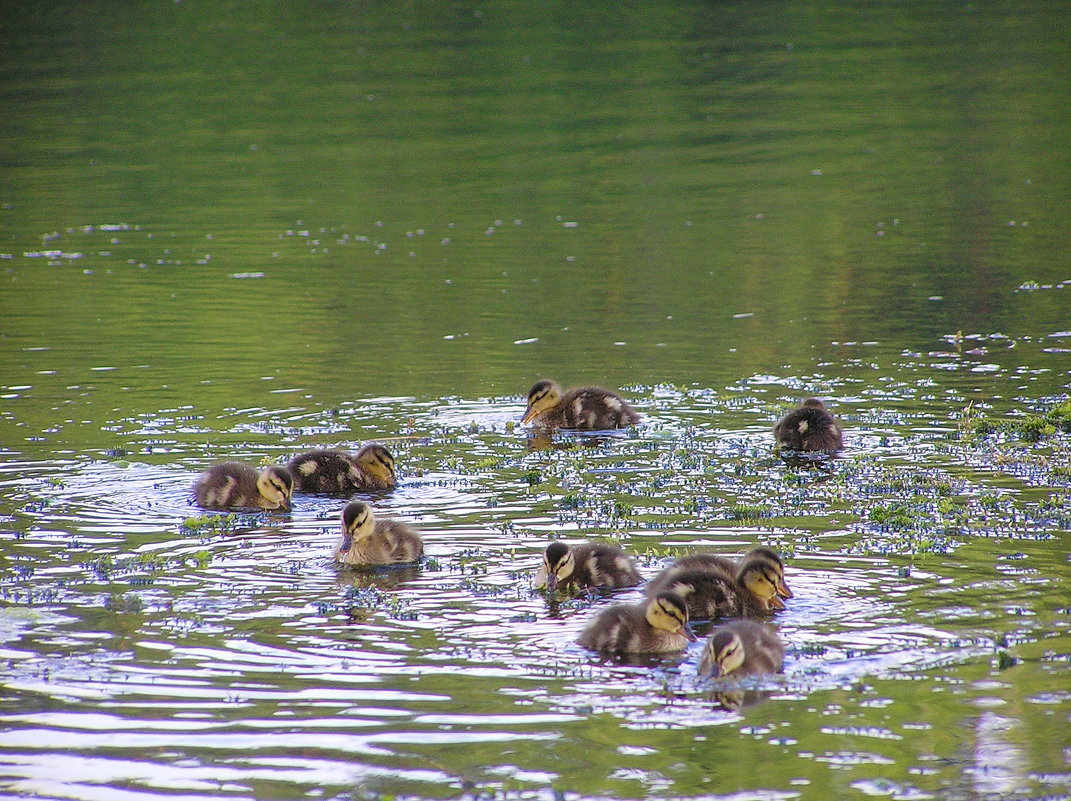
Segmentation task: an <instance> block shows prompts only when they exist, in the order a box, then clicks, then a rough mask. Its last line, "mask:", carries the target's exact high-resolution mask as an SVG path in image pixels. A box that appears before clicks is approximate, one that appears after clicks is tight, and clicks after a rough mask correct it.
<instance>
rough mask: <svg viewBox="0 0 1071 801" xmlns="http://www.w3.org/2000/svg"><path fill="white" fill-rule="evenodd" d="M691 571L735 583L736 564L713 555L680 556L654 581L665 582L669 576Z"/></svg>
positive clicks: (725, 558) (727, 558)
mask: <svg viewBox="0 0 1071 801" xmlns="http://www.w3.org/2000/svg"><path fill="white" fill-rule="evenodd" d="M692 570H696V571H703V572H707V573H718V574H720V575H723V576H725V577H726V578H728V579H729V580H730V581H735V580H736V571H737V564H736V562H735V561H733V560H732V559H730V558H729V557H727V556H719V555H718V554H714V553H696V554H692V555H691V556H682V557H681V558H680V559H677V560H676V561H674V562H673V563H672V564H671V565H669V566H668V567H666V568H665V569H663V570H662V572H661V573H659V574H658V576H656V577H655V580H656V581H657V580H662V581H666V580H668V579H669V577H670V576H673V575H676V574H679V573H684V572H686V571H692Z"/></svg>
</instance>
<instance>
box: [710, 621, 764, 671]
mask: <svg viewBox="0 0 1071 801" xmlns="http://www.w3.org/2000/svg"><path fill="white" fill-rule="evenodd" d="M784 659H785V646H784V643H782V642H781V638H780V637H778V636H777V634H776V633H775V632H774V630H773V629H771V628H770V627H769V626H764V625H763V624H761V623H756V622H754V621H753V620H734V621H733V622H732V623H726V624H725V625H724V626H718V628H716V629H714V631H713V632H712V633H711V635H710V637H709V638H708V639H707V642H706V645H705V646H704V647H703V656H702V658H701V659H700V660H699V675H700V676H701V677H703V678H708V677H714V678H719V677H721V676H727V675H729V674H730V673H731V674H732V675H733V676H753V675H757V674H761V673H780V672H781V669H782V667H783V663H784Z"/></svg>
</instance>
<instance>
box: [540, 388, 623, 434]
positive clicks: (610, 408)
mask: <svg viewBox="0 0 1071 801" xmlns="http://www.w3.org/2000/svg"><path fill="white" fill-rule="evenodd" d="M639 420H640V416H639V415H638V414H637V413H636V410H635V409H633V408H632V407H631V406H629V405H628V403H626V402H625V400H624V399H623V398H621V396H619V395H618V394H617V393H615V392H610V391H609V390H606V389H599V388H598V387H580V388H578V389H570V390H569V391H568V392H564V393H563V392H562V388H561V387H560V386H559V385H558V384H557V382H555V381H538V382H536V384H534V385H533V386H532V388H531V389H530V390H528V408H527V409H526V410H525V412H524V417H522V418H521V423H522V424H528V423H534V424H535V425H537V426H541V427H543V428H578V429H587V430H589V431H603V430H605V429H609V428H626V427H627V426H630V425H632V424H634V423H638V422H639Z"/></svg>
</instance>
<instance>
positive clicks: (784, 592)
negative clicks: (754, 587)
mask: <svg viewBox="0 0 1071 801" xmlns="http://www.w3.org/2000/svg"><path fill="white" fill-rule="evenodd" d="M751 559H758V560H761V561H764V562H766V564H767V566H768V568H769V569H770V571H771V572H772V573H773V574H774V575H776V576H777V594H778V595H779V596H781V597H782V598H792V597H793V592H792V590H790V589H789V588H788V584H787V583H786V582H785V563H784V562H783V561H781V554H779V553H778V552H777V551H775V550H774V549H773V548H769V547H767V546H765V545H760V546H758V547H757V548H752V549H751V550H750V551H748V552H747V553H746V554H744V557H743V559H741V560H740V564H743V563H744V562H747V561H748V560H751Z"/></svg>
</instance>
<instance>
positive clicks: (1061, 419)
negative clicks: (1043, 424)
mask: <svg viewBox="0 0 1071 801" xmlns="http://www.w3.org/2000/svg"><path fill="white" fill-rule="evenodd" d="M1045 420H1046V421H1047V422H1048V423H1049V424H1050V425H1052V426H1053V427H1054V428H1056V429H1058V430H1059V431H1063V432H1064V433H1071V400H1065V401H1064V402H1063V403H1058V404H1057V405H1056V406H1054V407H1053V408H1051V409H1049V411H1048V412H1046V413H1045Z"/></svg>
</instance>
